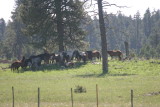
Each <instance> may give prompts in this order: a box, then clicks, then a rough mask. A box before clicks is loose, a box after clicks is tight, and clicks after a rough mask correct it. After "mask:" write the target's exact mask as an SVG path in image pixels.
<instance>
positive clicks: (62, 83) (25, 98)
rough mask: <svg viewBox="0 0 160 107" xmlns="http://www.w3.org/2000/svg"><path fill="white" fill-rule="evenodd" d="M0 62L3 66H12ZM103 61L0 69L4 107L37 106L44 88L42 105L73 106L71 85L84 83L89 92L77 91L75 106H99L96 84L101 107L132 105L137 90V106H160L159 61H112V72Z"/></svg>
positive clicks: (1, 104)
mask: <svg viewBox="0 0 160 107" xmlns="http://www.w3.org/2000/svg"><path fill="white" fill-rule="evenodd" d="M8 66H9V65H8V64H0V67H2V68H4V67H8ZM101 67H102V65H101V64H99V63H91V62H88V63H87V64H82V63H77V64H76V65H75V67H74V68H68V69H65V68H61V67H57V66H55V65H48V66H44V67H43V69H41V70H39V71H29V70H27V71H23V70H20V73H13V72H11V71H10V69H5V70H2V69H1V68H0V107H11V106H12V86H14V91H15V107H37V96H38V94H37V91H38V87H39V88H40V105H41V107H71V88H73V91H74V89H75V88H76V86H78V85H79V86H82V87H84V88H85V89H86V93H73V99H74V107H96V84H97V85H98V92H99V107H130V105H131V104H130V96H131V95H130V92H131V89H132V90H133V91H134V107H160V61H159V60H131V61H123V62H122V61H117V60H112V61H111V60H109V73H108V74H106V75H103V74H102V69H101Z"/></svg>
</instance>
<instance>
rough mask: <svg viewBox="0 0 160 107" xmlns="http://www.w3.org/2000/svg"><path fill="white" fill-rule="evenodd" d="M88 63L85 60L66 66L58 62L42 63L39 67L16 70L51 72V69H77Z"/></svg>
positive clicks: (21, 71)
mask: <svg viewBox="0 0 160 107" xmlns="http://www.w3.org/2000/svg"><path fill="white" fill-rule="evenodd" d="M86 64H87V63H83V62H76V63H75V65H74V67H64V66H60V65H57V64H49V65H43V64H42V65H41V66H40V67H39V68H38V69H31V68H28V67H27V68H26V69H20V70H19V72H18V71H16V72H15V73H24V72H27V71H33V72H39V71H42V72H46V71H47V72H51V71H61V70H65V69H75V68H80V67H82V66H84V65H86Z"/></svg>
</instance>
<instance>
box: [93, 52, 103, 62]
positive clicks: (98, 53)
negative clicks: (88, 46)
mask: <svg viewBox="0 0 160 107" xmlns="http://www.w3.org/2000/svg"><path fill="white" fill-rule="evenodd" d="M92 57H96V58H97V59H99V60H100V61H101V54H100V52H99V51H97V50H94V51H92Z"/></svg>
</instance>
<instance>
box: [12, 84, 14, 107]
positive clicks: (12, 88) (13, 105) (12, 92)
mask: <svg viewBox="0 0 160 107" xmlns="http://www.w3.org/2000/svg"><path fill="white" fill-rule="evenodd" d="M12 100H13V102H12V107H14V87H13V86H12Z"/></svg>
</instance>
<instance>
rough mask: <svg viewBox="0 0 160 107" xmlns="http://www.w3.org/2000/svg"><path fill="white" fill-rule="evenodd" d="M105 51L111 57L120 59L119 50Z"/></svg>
mask: <svg viewBox="0 0 160 107" xmlns="http://www.w3.org/2000/svg"><path fill="white" fill-rule="evenodd" d="M107 52H108V54H109V55H110V56H111V58H113V56H117V57H118V58H119V60H122V56H123V54H122V52H121V51H120V50H109V51H107Z"/></svg>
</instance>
